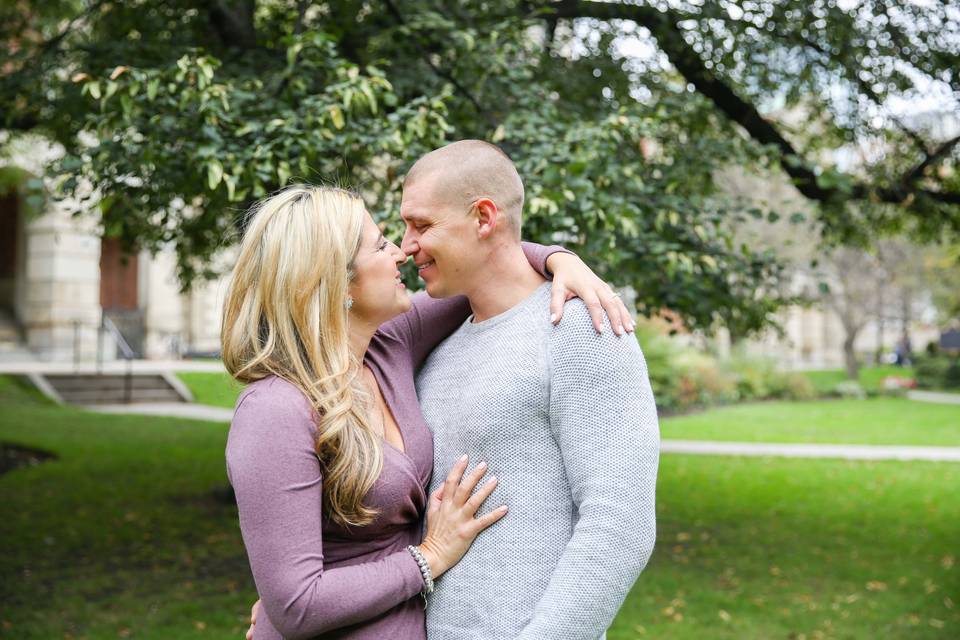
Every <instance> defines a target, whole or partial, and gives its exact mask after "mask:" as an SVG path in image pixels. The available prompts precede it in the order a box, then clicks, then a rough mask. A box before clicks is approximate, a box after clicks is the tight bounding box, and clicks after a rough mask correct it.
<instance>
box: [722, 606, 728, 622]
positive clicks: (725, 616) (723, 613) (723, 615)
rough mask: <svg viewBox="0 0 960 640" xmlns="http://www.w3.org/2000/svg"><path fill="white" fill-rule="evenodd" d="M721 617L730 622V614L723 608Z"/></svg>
mask: <svg viewBox="0 0 960 640" xmlns="http://www.w3.org/2000/svg"><path fill="white" fill-rule="evenodd" d="M720 619H721V620H723V621H724V622H730V614H729V613H727V612H726V611H724V610H723V609H720Z"/></svg>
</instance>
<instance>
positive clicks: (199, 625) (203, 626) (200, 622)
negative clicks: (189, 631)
mask: <svg viewBox="0 0 960 640" xmlns="http://www.w3.org/2000/svg"><path fill="white" fill-rule="evenodd" d="M193 626H194V627H196V628H197V630H198V631H203V630H204V629H206V628H207V623H206V622H204V621H203V620H194V622H193Z"/></svg>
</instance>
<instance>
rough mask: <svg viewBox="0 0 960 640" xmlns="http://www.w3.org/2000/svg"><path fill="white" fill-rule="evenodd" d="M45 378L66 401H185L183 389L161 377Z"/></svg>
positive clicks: (77, 375) (98, 375)
mask: <svg viewBox="0 0 960 640" xmlns="http://www.w3.org/2000/svg"><path fill="white" fill-rule="evenodd" d="M43 378H44V379H45V380H46V383H47V384H49V385H50V387H51V388H52V390H53V391H54V392H55V393H56V395H57V396H59V399H60V400H61V401H63V402H67V403H70V404H82V405H90V404H119V403H126V402H185V401H187V400H188V398H185V397H184V394H183V392H182V390H181V389H178V388H177V387H176V386H175V385H174V384H171V382H170V380H169V379H168V378H167V377H166V376H164V375H161V374H145V373H134V374H132V375H131V376H130V380H129V389H128V387H127V385H128V382H127V377H126V376H125V375H117V374H89V373H88V374H62V373H58V374H45V375H43Z"/></svg>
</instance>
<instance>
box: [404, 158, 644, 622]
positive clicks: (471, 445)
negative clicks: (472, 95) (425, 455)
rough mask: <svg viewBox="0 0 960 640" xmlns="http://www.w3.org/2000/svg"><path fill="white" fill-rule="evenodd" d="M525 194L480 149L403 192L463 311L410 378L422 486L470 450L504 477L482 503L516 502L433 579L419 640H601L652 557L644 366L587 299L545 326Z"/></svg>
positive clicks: (431, 289)
mask: <svg viewBox="0 0 960 640" xmlns="http://www.w3.org/2000/svg"><path fill="white" fill-rule="evenodd" d="M523 200H524V190H523V183H522V181H521V179H520V176H519V175H518V173H517V171H516V169H515V167H514V166H513V163H512V162H511V161H510V159H509V158H508V157H507V156H506V155H505V154H504V153H503V152H502V151H500V150H499V149H498V148H497V147H495V146H494V145H491V144H488V143H486V142H482V141H476V140H464V141H460V142H455V143H453V144H450V145H447V146H445V147H443V148H441V149H437V150H436V151H433V152H431V153H429V154H427V155H426V156H424V157H423V158H421V159H420V160H419V161H418V162H417V163H416V164H415V165H414V166H413V167H412V169H411V170H410V172H409V173H408V175H407V177H406V179H405V182H404V190H403V199H402V203H401V210H400V213H401V216H402V217H403V219H404V221H405V222H406V225H407V229H406V233H405V235H404V238H403V243H402V246H401V248H402V249H403V250H404V252H405V253H407V254H408V255H410V256H412V257H413V259H414V262H415V263H416V264H417V266H418V269H419V273H420V275H421V277H422V278H423V280H424V283H425V284H426V289H427V292H428V293H429V294H430V295H431V296H433V297H446V296H453V295H465V296H467V298H468V299H469V300H470V306H471V308H472V310H473V316H472V317H471V318H470V319H468V320H467V321H466V322H465V323H464V324H463V325H462V326H461V327H460V328H459V329H458V330H457V331H456V332H455V333H454V334H453V335H451V336H450V337H449V338H447V339H446V340H445V341H444V342H443V343H441V344H440V346H438V347H437V348H436V349H435V350H434V352H433V353H432V354H431V355H430V357H429V358H428V359H427V361H426V362H425V364H424V366H423V367H422V369H421V371H420V373H419V375H418V379H417V389H418V394H419V397H420V402H421V405H422V407H423V412H424V416H425V417H426V420H427V424H428V425H430V427H431V428H432V429H433V432H434V475H433V481H432V487H431V489H432V490H436V489H437V488H439V487H440V486H441V485H442V482H443V479H444V477H445V476H446V472H447V470H448V469H449V468H450V467H451V466H452V464H453V463H454V461H455V460H456V459H457V458H458V457H460V456H461V455H462V454H464V453H468V454H469V455H470V458H471V460H473V461H475V462H480V461H486V462H487V464H488V465H489V474H490V475H493V476H496V477H497V478H498V480H499V485H498V488H497V490H496V492H495V493H494V495H493V498H492V499H491V500H489V501H488V502H491V503H492V504H490V505H488V506H485V507H484V508H485V509H492V508H494V507H496V506H498V505H500V504H507V505H508V507H509V509H510V511H509V513H508V515H507V516H506V517H505V518H504V519H503V520H501V521H500V522H498V523H497V524H495V525H494V526H493V527H491V528H490V529H489V530H487V531H485V532H484V533H483V534H481V535H480V536H479V537H478V538H477V540H476V541H475V542H474V544H473V546H472V547H471V549H470V551H469V552H468V553H467V554H466V556H465V557H464V558H463V559H462V560H461V561H460V563H459V564H457V565H456V566H455V567H454V568H452V569H451V570H449V571H448V572H447V573H446V574H444V575H443V576H442V577H441V578H440V579H438V581H437V583H436V590H435V592H434V593H433V595H432V596H431V598H430V600H429V606H428V607H427V637H428V638H429V640H468V639H469V640H501V639H506V638H518V639H522V640H552V639H556V640H561V639H562V640H580V639H582V640H596V639H597V638H601V637H603V636H604V632H605V630H606V628H607V627H608V626H609V624H610V622H611V621H612V620H613V617H614V616H615V615H616V612H617V610H618V609H619V607H620V605H621V604H622V602H623V599H624V598H625V596H626V595H627V593H628V592H629V590H630V588H631V587H632V586H633V584H634V582H635V581H636V579H637V576H638V575H639V574H640V572H641V571H642V569H643V568H644V566H645V565H646V562H647V560H648V559H649V557H650V554H651V552H652V550H653V545H654V540H655V510H654V502H655V488H656V474H657V465H658V456H659V435H658V427H657V415H656V407H655V405H654V400H653V395H652V393H651V390H650V385H649V381H648V378H647V371H646V364H645V362H644V360H643V356H642V354H641V352H640V349H639V346H638V345H637V341H636V340H635V339H633V338H629V337H628V338H623V339H621V338H617V337H616V336H614V335H613V332H612V331H610V330H607V331H603V332H601V333H597V332H596V331H595V330H594V329H592V328H591V326H590V316H591V311H592V312H594V313H595V314H596V315H599V304H598V303H596V302H595V301H594V302H593V303H592V305H591V306H593V307H594V308H592V309H590V310H588V309H587V307H586V306H585V304H584V302H582V301H580V300H574V301H571V302H569V303H567V305H566V308H565V309H564V310H563V311H564V313H563V315H564V319H563V322H561V323H560V324H558V325H554V324H553V322H551V321H552V320H553V321H555V320H556V316H557V315H558V314H556V313H554V315H553V316H552V317H547V315H548V314H547V312H545V311H544V310H545V309H546V308H547V304H546V302H547V300H549V298H550V288H549V285H547V284H545V281H544V280H543V279H542V278H541V277H540V276H539V274H537V273H536V272H535V271H534V270H533V269H532V268H531V267H530V266H529V264H528V263H527V261H526V259H525V257H524V255H523V252H522V251H521V248H520V225H521V211H522V208H523ZM556 310H557V309H556V306H554V308H553V309H552V311H554V312H555V311H556ZM615 328H616V329H617V333H622V327H615Z"/></svg>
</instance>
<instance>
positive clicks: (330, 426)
mask: <svg viewBox="0 0 960 640" xmlns="http://www.w3.org/2000/svg"><path fill="white" fill-rule="evenodd" d="M365 216H366V208H365V207H364V204H363V201H362V200H361V199H360V197H359V196H357V195H355V194H353V193H350V192H348V191H345V190H342V189H335V188H327V187H311V186H302V185H296V186H291V187H287V188H285V189H283V190H282V191H280V192H279V193H277V194H276V195H274V196H272V197H270V198H268V199H266V200H264V201H263V202H261V203H260V204H259V205H257V206H256V207H255V208H254V209H253V210H252V216H251V218H250V219H249V224H248V227H247V229H246V232H245V234H244V237H243V240H242V241H241V243H240V255H239V257H238V258H237V263H236V265H235V266H234V268H233V278H232V281H231V283H230V288H229V291H228V292H227V296H226V301H225V303H224V310H223V326H222V328H221V332H220V339H221V344H222V349H223V363H224V365H225V366H226V369H227V371H228V372H229V373H230V375H232V376H233V377H234V378H236V379H237V380H239V381H240V382H243V383H249V382H253V381H254V380H260V379H262V378H265V377H267V376H269V375H276V376H279V377H281V378H284V379H285V380H287V381H289V382H290V383H292V384H294V385H295V386H296V387H298V388H299V389H300V390H301V391H302V392H303V393H304V395H305V396H306V397H307V398H308V400H309V401H310V404H311V405H312V406H313V408H314V410H315V412H316V420H317V436H316V452H317V456H318V458H319V459H320V464H321V468H322V471H323V476H324V477H323V506H324V511H325V513H326V514H327V515H328V516H329V517H330V519H331V520H333V521H334V522H336V523H338V524H340V525H343V526H359V525H364V524H368V523H369V522H370V521H371V520H372V519H373V516H375V515H376V511H375V510H373V509H370V508H368V507H366V506H365V505H364V504H363V498H364V497H365V496H366V494H367V493H368V492H369V491H370V489H371V487H372V486H373V484H374V483H375V482H376V480H377V478H378V477H379V476H380V472H381V470H382V468H383V443H382V441H381V435H380V434H379V433H377V432H376V431H375V430H374V429H373V428H372V425H371V422H370V420H369V419H368V416H369V415H371V412H370V406H371V404H370V402H371V398H370V394H369V393H367V392H366V391H365V390H364V388H363V387H362V386H361V385H362V382H361V379H360V376H358V375H357V374H358V373H359V371H360V363H359V362H357V361H356V359H355V358H352V357H351V355H350V351H349V346H348V345H349V335H348V317H347V305H346V301H347V298H348V287H349V282H350V279H351V277H352V275H353V274H352V270H353V260H354V258H355V257H356V254H357V251H358V249H359V247H360V240H361V237H362V232H363V225H364V218H365Z"/></svg>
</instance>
